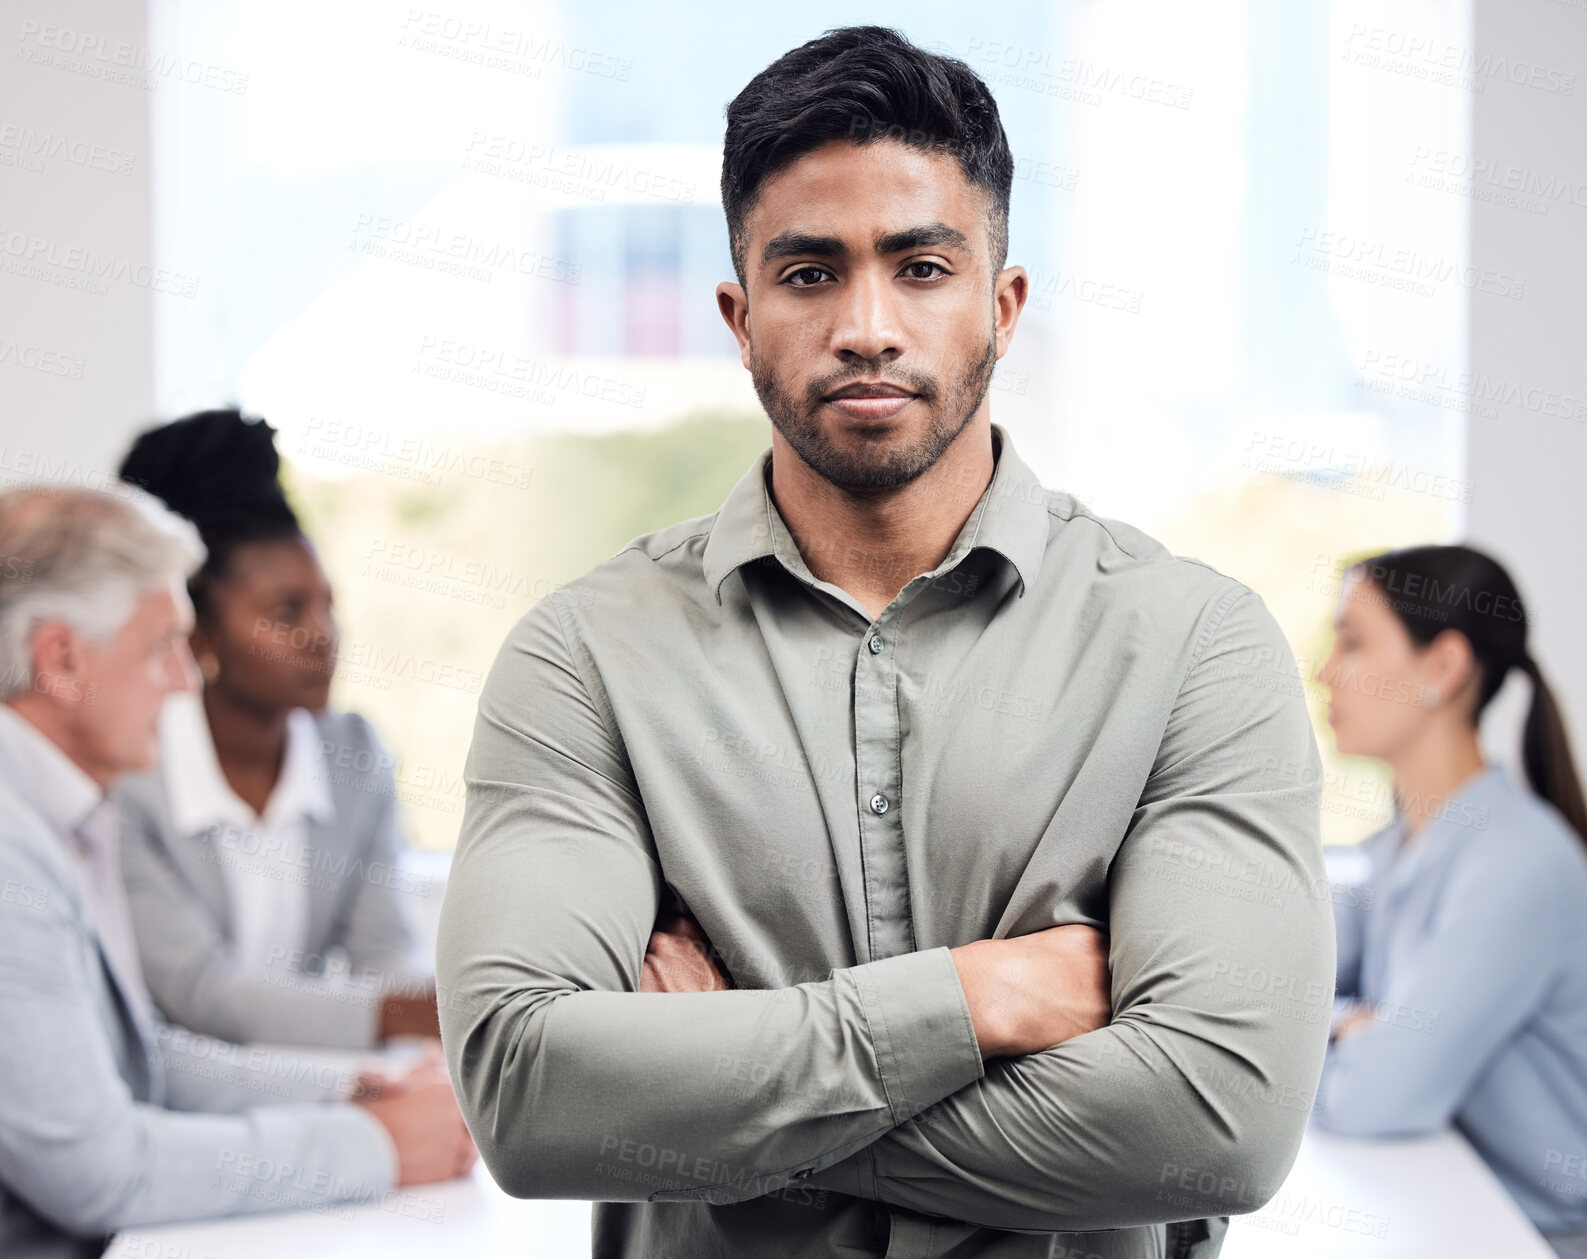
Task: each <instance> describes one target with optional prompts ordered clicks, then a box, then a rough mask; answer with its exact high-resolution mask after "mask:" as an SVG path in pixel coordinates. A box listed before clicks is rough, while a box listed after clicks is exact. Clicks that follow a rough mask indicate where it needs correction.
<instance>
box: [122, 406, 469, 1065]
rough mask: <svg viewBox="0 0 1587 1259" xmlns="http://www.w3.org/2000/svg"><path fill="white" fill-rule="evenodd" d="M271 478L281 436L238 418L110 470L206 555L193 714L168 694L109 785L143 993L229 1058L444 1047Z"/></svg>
mask: <svg viewBox="0 0 1587 1259" xmlns="http://www.w3.org/2000/svg"><path fill="white" fill-rule="evenodd" d="M279 474H280V457H279V456H278V455H277V453H276V448H275V430H274V429H273V428H271V426H270V425H269V424H267V423H266V422H264V421H263V420H260V419H249V418H245V417H244V416H243V415H241V414H240V413H239V412H238V411H235V410H219V411H204V412H200V413H198V414H195V415H190V416H187V417H185V418H184V419H180V420H177V421H175V422H174V423H170V424H165V425H162V426H161V427H158V428H154V429H151V430H149V431H148V432H145V433H143V434H142V435H141V436H140V437H139V438H138V439H137V440H136V441H135V442H134V443H133V446H132V449H131V450H130V451H129V452H128V454H127V456H126V458H125V459H124V460H123V462H122V465H121V477H122V479H123V480H125V481H127V482H130V483H132V484H135V485H139V486H141V487H143V488H144V489H146V490H148V491H149V492H151V493H152V494H154V495H156V496H157V497H159V498H161V499H163V500H164V501H165V503H166V504H167V506H169V507H170V508H171V509H172V510H173V511H175V512H177V513H179V514H180V515H182V516H185V517H187V518H188V519H189V520H191V521H192V522H193V523H194V524H195V525H196V526H197V527H198V531H199V534H200V536H201V537H202V539H203V541H204V544H205V546H206V547H208V549H209V556H208V559H207V560H206V562H205V564H204V566H203V567H202V568H201V569H200V570H199V571H198V572H197V573H196V574H195V575H194V576H193V578H192V579H191V581H190V582H189V593H190V595H191V596H192V600H193V609H194V614H195V618H196V623H195V628H194V630H193V634H192V640H191V646H192V649H193V655H194V658H195V659H196V660H197V661H198V665H199V672H200V673H201V674H202V676H203V688H202V695H201V696H193V695H181V696H174V697H172V700H171V701H169V702H168V703H167V706H166V708H165V710H164V711H163V712H162V715H161V727H160V766H159V768H158V769H156V770H154V771H151V772H149V773H145V774H140V775H136V776H134V777H131V778H128V779H126V780H125V781H124V782H123V784H122V785H121V786H120V788H119V795H120V799H121V805H122V812H123V829H124V839H123V845H122V848H123V872H124V876H125V879H126V883H127V891H128V896H129V898H130V901H131V905H132V911H133V919H134V927H135V929H136V933H137V938H138V947H139V952H140V955H141V957H142V960H143V966H144V970H145V971H146V973H147V979H148V985H149V989H150V991H151V992H152V993H153V995H154V998H155V1001H156V1002H157V1003H158V1004H159V1006H160V1007H161V1009H162V1010H164V1012H165V1013H166V1015H167V1017H169V1018H171V1019H172V1020H173V1021H175V1022H178V1023H180V1024H182V1025H184V1026H186V1027H190V1028H193V1029H194V1030H197V1031H201V1032H205V1033H208V1034H211V1035H214V1036H218V1037H221V1038H224V1039H226V1040H232V1041H261V1040H262V1041H278V1042H295V1043H301V1044H311V1045H323V1046H334V1047H341V1048H368V1047H372V1046H374V1045H375V1044H377V1043H378V1042H379V1041H381V1040H382V1039H384V1038H386V1037H388V1036H392V1035H402V1034H413V1035H427V1036H433V1035H437V1034H438V1027H437V1021H436V1012H435V994H434V985H433V979H432V976H433V969H432V968H431V966H430V964H429V962H428V960H427V959H426V958H424V957H423V956H422V954H421V950H420V949H419V948H418V946H417V943H416V939H415V934H414V931H413V928H412V926H411V924H410V921H409V917H408V914H407V912H406V907H405V897H406V896H408V895H411V894H412V893H413V892H414V891H416V890H418V891H423V890H427V888H419V887H414V886H408V885H405V884H404V882H403V871H402V869H401V865H400V856H401V850H402V847H403V841H402V834H401V828H400V818H399V814H398V806H397V800H396V788H395V782H394V776H393V773H392V766H393V762H392V759H391V757H390V756H389V755H388V754H387V753H386V751H385V749H384V748H383V746H382V745H381V743H380V740H379V739H378V738H377V737H376V735H375V733H374V731H373V729H371V727H370V725H369V723H368V722H367V721H365V720H364V718H362V717H360V716H358V715H357V714H355V713H342V712H335V711H332V710H330V709H329V708H327V703H328V701H329V698H330V688H331V678H332V675H333V673H334V672H335V668H336V655H337V646H338V637H337V626H336V617H335V614H334V611H333V599H332V592H331V586H330V582H329V581H328V580H327V579H326V576H325V572H324V570H323V569H322V568H321V567H320V563H319V559H318V557H317V556H316V554H315V551H314V546H313V544H312V543H311V542H310V541H309V540H308V538H307V537H305V536H304V534H303V530H302V528H301V527H300V526H299V523H298V519H297V516H296V515H295V514H294V512H293V510H292V508H291V505H290V504H289V503H288V502H287V498H286V495H285V493H284V492H283V490H282V488H281V483H280V479H279Z"/></svg>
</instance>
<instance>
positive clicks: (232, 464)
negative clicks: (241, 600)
mask: <svg viewBox="0 0 1587 1259" xmlns="http://www.w3.org/2000/svg"><path fill="white" fill-rule="evenodd" d="M275 435H276V430H275V429H274V428H273V427H272V426H271V425H270V424H269V423H267V422H266V421H265V420H263V419H257V418H255V419H246V418H244V417H243V415H242V413H241V412H240V411H237V410H236V409H225V410H218V411H200V412H197V413H196V414H193V415H188V416H184V417H183V418H182V419H179V420H174V421H172V422H171V423H169V424H162V425H160V426H159V427H158V428H152V429H149V430H148V431H147V432H145V433H142V434H140V435H139V437H138V439H137V440H136V441H135V442H133V444H132V449H131V450H129V451H128V452H127V456H126V458H125V459H123V460H122V461H121V469H120V476H121V479H122V480H123V481H128V482H131V483H132V484H134V485H140V486H142V487H143V488H144V489H146V490H148V491H149V492H150V493H151V494H153V495H155V496H156V497H157V498H159V499H161V500H163V501H164V503H165V505H166V506H167V507H169V508H170V509H171V510H172V511H174V512H176V513H177V514H178V515H181V516H185V517H187V519H189V520H191V521H192V522H193V523H194V524H195V525H197V526H198V531H199V534H200V535H201V536H202V537H203V539H204V542H205V544H206V545H209V546H212V547H213V546H214V544H215V543H216V542H223V541H229V540H238V539H244V538H252V537H265V536H270V535H272V534H281V533H287V532H292V531H295V530H296V529H297V528H298V520H297V516H296V514H295V513H294V512H293V511H292V507H291V505H290V504H289V503H288V502H287V499H286V494H285V493H284V492H283V491H282V489H281V481H280V474H281V456H280V455H279V454H278V453H277V451H276V446H275Z"/></svg>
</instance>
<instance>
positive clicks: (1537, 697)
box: [1516, 652, 1587, 843]
mask: <svg viewBox="0 0 1587 1259" xmlns="http://www.w3.org/2000/svg"><path fill="white" fill-rule="evenodd" d="M1516 665H1517V667H1518V668H1520V669H1522V670H1523V671H1524V672H1525V673H1526V675H1527V677H1529V678H1531V679H1532V707H1531V708H1530V709H1529V710H1528V711H1527V714H1526V732H1525V734H1524V735H1523V736H1522V744H1521V761H1522V764H1523V765H1525V767H1526V776H1527V778H1528V779H1529V780H1530V781H1531V784H1532V790H1533V791H1535V792H1537V794H1538V795H1540V796H1542V797H1543V799H1545V800H1547V801H1548V802H1549V803H1550V804H1552V805H1553V806H1554V807H1555V808H1556V809H1558V810H1559V811H1560V813H1561V814H1562V815H1563V816H1564V818H1565V820H1566V821H1567V822H1569V823H1570V825H1571V827H1572V828H1573V829H1574V830H1575V832H1576V834H1577V835H1579V836H1581V838H1582V840H1583V842H1584V843H1587V802H1584V801H1583V799H1582V787H1581V779H1580V778H1579V777H1578V776H1577V773H1576V763H1575V760H1574V758H1573V757H1572V756H1571V749H1570V739H1569V737H1568V736H1567V735H1566V733H1565V721H1564V717H1563V716H1562V715H1561V713H1560V709H1559V704H1558V702H1557V701H1556V700H1555V699H1554V692H1553V690H1552V689H1551V688H1550V687H1549V684H1548V683H1547V682H1545V681H1544V680H1543V673H1542V670H1541V669H1539V668H1538V664H1537V661H1535V660H1533V659H1532V656H1531V653H1530V652H1529V653H1527V654H1526V655H1525V656H1523V657H1522V658H1521V659H1520V660H1519V661H1517V662H1516Z"/></svg>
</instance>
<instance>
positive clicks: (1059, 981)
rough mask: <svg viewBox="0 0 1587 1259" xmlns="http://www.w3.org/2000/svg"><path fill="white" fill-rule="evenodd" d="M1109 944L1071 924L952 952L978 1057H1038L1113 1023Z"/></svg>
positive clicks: (1103, 937) (1102, 937)
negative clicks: (978, 1049) (1074, 1038)
mask: <svg viewBox="0 0 1587 1259" xmlns="http://www.w3.org/2000/svg"><path fill="white" fill-rule="evenodd" d="M1107 940H1108V938H1107V936H1106V935H1104V934H1103V933H1102V932H1100V931H1098V930H1096V929H1095V928H1093V927H1087V926H1084V925H1082V924H1079V923H1074V924H1070V925H1066V926H1062V927H1048V928H1046V929H1045V930H1043V931H1034V932H1032V933H1031V934H1030V935H1023V936H1015V937H1013V938H1011V939H1007V940H977V941H975V942H974V943H973V944H965V945H961V946H960V947H959V948H956V949H953V950H951V953H952V956H953V964H954V966H955V967H956V968H957V969H958V972H959V983H960V985H961V986H962V987H963V988H964V998H965V1002H966V1004H968V1005H969V1007H970V1022H971V1024H972V1026H974V1028H975V1039H976V1044H977V1045H978V1046H979V1047H980V1050H981V1057H983V1058H1001V1057H1017V1056H1019V1055H1021V1054H1034V1053H1040V1052H1041V1051H1042V1050H1043V1049H1051V1048H1052V1047H1053V1046H1054V1045H1061V1044H1062V1043H1063V1042H1064V1041H1066V1040H1068V1039H1070V1038H1071V1037H1073V1036H1080V1035H1083V1034H1084V1033H1086V1032H1094V1031H1096V1030H1097V1029H1098V1028H1100V1027H1106V1026H1107V1025H1108V1023H1109V1022H1110V1021H1111V1020H1112V1018H1113V1008H1112V996H1111V982H1112V981H1111V977H1110V974H1109V971H1108V943H1107Z"/></svg>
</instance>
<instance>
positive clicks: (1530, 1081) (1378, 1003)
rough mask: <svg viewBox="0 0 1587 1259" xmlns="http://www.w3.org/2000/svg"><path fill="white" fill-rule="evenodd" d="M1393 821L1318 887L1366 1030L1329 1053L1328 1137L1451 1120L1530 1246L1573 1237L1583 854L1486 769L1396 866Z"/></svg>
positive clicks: (1582, 1189)
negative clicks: (1528, 1223)
mask: <svg viewBox="0 0 1587 1259" xmlns="http://www.w3.org/2000/svg"><path fill="white" fill-rule="evenodd" d="M1403 836H1404V831H1403V826H1402V824H1401V820H1400V819H1399V818H1398V817H1397V818H1396V819H1395V821H1394V822H1393V823H1391V824H1390V825H1389V826H1387V827H1385V828H1384V829H1383V830H1381V831H1379V832H1377V833H1376V834H1374V835H1373V836H1371V837H1370V838H1369V839H1367V840H1366V841H1365V842H1364V844H1363V851H1364V853H1365V855H1366V857H1367V859H1368V862H1369V863H1370V873H1369V875H1368V877H1367V878H1366V880H1365V882H1363V883H1360V884H1357V885H1354V886H1349V887H1347V886H1338V887H1336V888H1335V890H1334V912H1335V926H1336V930H1337V937H1338V981H1337V988H1336V991H1337V994H1338V996H1340V997H1341V998H1353V999H1358V1000H1363V1001H1367V1002H1370V1003H1372V1005H1373V1021H1372V1022H1371V1023H1370V1024H1369V1025H1368V1026H1367V1027H1365V1028H1364V1029H1362V1030H1359V1031H1357V1032H1356V1033H1355V1034H1354V1035H1352V1036H1347V1037H1346V1038H1345V1039H1344V1040H1342V1041H1340V1042H1338V1043H1337V1044H1334V1045H1332V1046H1330V1048H1329V1051H1328V1056H1327V1059H1326V1061H1325V1063H1324V1065H1323V1075H1322V1082H1321V1085H1320V1087H1319V1090H1318V1097H1317V1104H1316V1117H1317V1120H1318V1122H1319V1123H1320V1124H1322V1125H1323V1126H1325V1127H1328V1128H1332V1129H1334V1130H1336V1131H1339V1132H1345V1133H1355V1134H1359V1135H1384V1136H1389V1135H1402V1134H1403V1135H1410V1134H1415V1133H1424V1132H1429V1131H1432V1130H1434V1129H1436V1128H1439V1127H1442V1126H1444V1125H1445V1124H1448V1123H1451V1122H1452V1123H1453V1124H1454V1125H1455V1127H1457V1128H1458V1129H1459V1130H1460V1131H1461V1132H1462V1133H1463V1134H1464V1135H1465V1136H1466V1138H1467V1139H1468V1140H1469V1141H1470V1142H1471V1144H1472V1146H1473V1147H1474V1148H1475V1149H1476V1151H1477V1152H1478V1153H1479V1154H1480V1155H1481V1156H1482V1157H1483V1159H1484V1160H1485V1161H1486V1162H1487V1164H1488V1165H1489V1167H1491V1168H1492V1169H1493V1171H1494V1173H1495V1174H1496V1175H1497V1176H1498V1178H1499V1179H1500V1180H1501V1181H1503V1182H1504V1184H1505V1186H1506V1188H1508V1189H1509V1191H1510V1193H1511V1195H1512V1196H1513V1197H1514V1198H1515V1200H1516V1201H1517V1202H1518V1203H1519V1204H1520V1206H1521V1208H1522V1209H1523V1210H1524V1211H1525V1212H1526V1214H1527V1215H1528V1216H1529V1217H1530V1218H1531V1220H1532V1222H1533V1223H1534V1224H1535V1225H1536V1226H1537V1227H1538V1229H1539V1230H1540V1231H1542V1232H1544V1233H1573V1232H1577V1231H1580V1230H1582V1229H1587V851H1584V848H1583V844H1582V841H1581V839H1580V838H1579V837H1578V836H1577V835H1576V833H1575V831H1573V830H1572V829H1571V827H1570V825H1569V824H1568V823H1567V822H1566V821H1565V819H1564V817H1563V816H1562V815H1561V814H1560V812H1559V811H1558V810H1557V809H1555V808H1554V806H1553V805H1551V804H1549V803H1548V802H1547V801H1546V800H1544V799H1542V798H1541V797H1540V796H1537V795H1535V794H1533V793H1532V792H1531V791H1529V790H1527V789H1526V788H1525V787H1524V786H1522V785H1520V784H1518V783H1517V782H1516V781H1515V780H1514V779H1513V778H1511V777H1510V774H1509V772H1508V771H1507V770H1505V769H1504V768H1503V767H1502V766H1500V765H1498V764H1489V765H1487V766H1485V767H1484V768H1483V769H1482V770H1480V771H1478V772H1477V773H1476V774H1475V775H1473V776H1472V777H1471V778H1469V779H1468V780H1467V781H1466V783H1465V784H1463V785H1462V787H1461V788H1460V789H1459V790H1457V791H1456V792H1454V793H1452V794H1451V796H1450V798H1449V800H1448V801H1446V802H1445V803H1444V805H1443V806H1442V808H1441V809H1440V811H1439V815H1438V816H1435V817H1433V818H1431V819H1430V820H1429V821H1427V822H1426V823H1425V824H1424V829H1423V830H1422V832H1421V834H1420V835H1419V836H1418V837H1417V839H1416V841H1415V843H1413V844H1412V846H1411V847H1410V848H1409V849H1408V850H1405V851H1404V853H1403V856H1402V853H1401V843H1402V840H1403Z"/></svg>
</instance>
